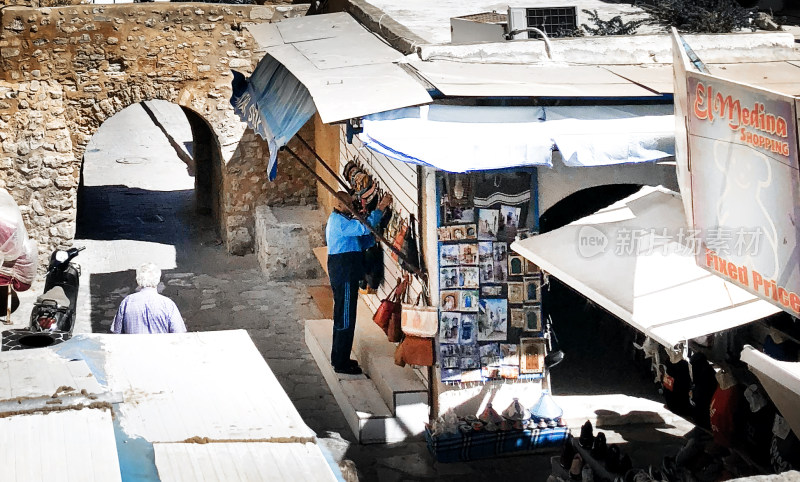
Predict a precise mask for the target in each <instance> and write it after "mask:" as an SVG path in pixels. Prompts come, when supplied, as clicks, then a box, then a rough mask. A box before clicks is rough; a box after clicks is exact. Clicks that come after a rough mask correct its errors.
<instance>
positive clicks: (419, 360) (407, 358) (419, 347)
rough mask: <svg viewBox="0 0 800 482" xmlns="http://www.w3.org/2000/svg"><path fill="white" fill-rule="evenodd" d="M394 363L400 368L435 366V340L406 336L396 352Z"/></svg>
mask: <svg viewBox="0 0 800 482" xmlns="http://www.w3.org/2000/svg"><path fill="white" fill-rule="evenodd" d="M394 363H395V365H399V366H401V367H402V366H406V365H417V366H422V367H430V366H433V339H432V338H422V337H418V336H406V337H405V338H403V342H402V343H400V344H399V345H398V346H397V349H396V350H395V352H394Z"/></svg>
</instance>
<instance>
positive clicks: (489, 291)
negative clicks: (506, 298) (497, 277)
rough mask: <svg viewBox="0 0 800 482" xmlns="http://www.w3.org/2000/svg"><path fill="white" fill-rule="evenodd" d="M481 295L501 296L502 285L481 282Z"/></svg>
mask: <svg viewBox="0 0 800 482" xmlns="http://www.w3.org/2000/svg"><path fill="white" fill-rule="evenodd" d="M481 296H488V297H499V296H503V285H484V284H481Z"/></svg>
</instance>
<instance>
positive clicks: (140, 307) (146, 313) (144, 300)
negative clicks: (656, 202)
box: [111, 263, 186, 334]
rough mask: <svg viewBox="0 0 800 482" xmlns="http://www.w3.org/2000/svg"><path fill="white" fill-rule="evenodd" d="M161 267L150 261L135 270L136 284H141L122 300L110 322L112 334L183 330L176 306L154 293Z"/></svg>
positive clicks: (159, 277)
mask: <svg viewBox="0 0 800 482" xmlns="http://www.w3.org/2000/svg"><path fill="white" fill-rule="evenodd" d="M160 281H161V270H160V269H159V268H158V266H156V265H154V264H153V263H145V264H143V265H141V266H139V268H137V269H136V283H138V285H139V286H140V287H141V289H140V290H139V291H137V292H136V293H133V294H130V295H128V296H126V297H125V299H124V300H122V303H120V305H119V310H117V315H116V316H115V317H114V323H112V325H111V332H112V333H128V334H142V333H186V325H185V324H184V323H183V318H181V313H180V311H178V307H177V306H176V305H175V302H173V301H172V300H171V299H169V298H167V297H166V296H163V295H161V294H159V293H158V291H157V290H156V288H157V287H158V283H159V282H160Z"/></svg>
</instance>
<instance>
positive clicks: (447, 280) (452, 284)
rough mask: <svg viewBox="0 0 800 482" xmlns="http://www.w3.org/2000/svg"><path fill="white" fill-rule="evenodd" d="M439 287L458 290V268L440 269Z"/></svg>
mask: <svg viewBox="0 0 800 482" xmlns="http://www.w3.org/2000/svg"><path fill="white" fill-rule="evenodd" d="M439 286H440V288H442V289H449V288H458V268H439Z"/></svg>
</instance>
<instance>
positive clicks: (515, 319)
mask: <svg viewBox="0 0 800 482" xmlns="http://www.w3.org/2000/svg"><path fill="white" fill-rule="evenodd" d="M508 312H509V317H510V318H511V320H510V323H511V328H525V310H524V309H522V308H509V309H508Z"/></svg>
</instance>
